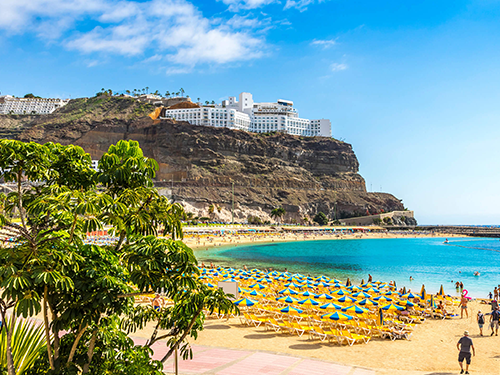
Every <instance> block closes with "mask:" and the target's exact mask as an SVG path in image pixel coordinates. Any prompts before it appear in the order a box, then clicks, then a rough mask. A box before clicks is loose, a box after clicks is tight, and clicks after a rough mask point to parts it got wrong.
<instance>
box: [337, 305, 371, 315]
mask: <svg viewBox="0 0 500 375" xmlns="http://www.w3.org/2000/svg"><path fill="white" fill-rule="evenodd" d="M342 311H344V312H348V313H353V314H365V313H367V312H369V311H370V310H367V309H363V308H362V307H359V306H357V305H352V306H347V307H344V308H343V309H342Z"/></svg>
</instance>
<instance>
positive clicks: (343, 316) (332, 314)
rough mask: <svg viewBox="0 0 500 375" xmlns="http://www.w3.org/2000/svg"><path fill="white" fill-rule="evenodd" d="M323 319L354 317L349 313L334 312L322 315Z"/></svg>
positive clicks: (347, 318)
mask: <svg viewBox="0 0 500 375" xmlns="http://www.w3.org/2000/svg"><path fill="white" fill-rule="evenodd" d="M321 317H322V318H323V319H331V320H352V319H353V317H352V316H350V315H347V314H343V313H339V312H334V313H330V314H325V315H322V316H321Z"/></svg>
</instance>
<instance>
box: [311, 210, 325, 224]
mask: <svg viewBox="0 0 500 375" xmlns="http://www.w3.org/2000/svg"><path fill="white" fill-rule="evenodd" d="M313 221H315V222H316V223H318V224H319V225H328V218H327V217H326V215H325V214H324V213H323V212H321V211H320V212H318V213H317V214H316V215H315V216H314V219H313Z"/></svg>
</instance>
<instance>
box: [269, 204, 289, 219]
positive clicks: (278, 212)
mask: <svg viewBox="0 0 500 375" xmlns="http://www.w3.org/2000/svg"><path fill="white" fill-rule="evenodd" d="M285 213H286V211H285V209H284V208H283V207H276V208H275V209H273V210H272V211H271V217H272V218H274V219H275V220H278V223H279V221H280V220H281V218H282V217H283V216H285Z"/></svg>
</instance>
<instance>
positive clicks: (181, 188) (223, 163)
mask: <svg viewBox="0 0 500 375" xmlns="http://www.w3.org/2000/svg"><path fill="white" fill-rule="evenodd" d="M93 99H95V98H93ZM93 99H89V100H87V101H86V102H83V103H82V102H80V103H79V105H76V104H78V103H71V102H70V104H68V106H70V105H72V107H69V108H66V107H63V109H64V110H65V112H62V111H60V112H59V111H58V112H55V113H54V114H52V115H49V116H38V117H33V118H32V119H31V120H30V119H27V118H25V117H23V118H22V119H19V121H18V123H16V120H17V119H16V118H14V119H13V118H12V116H3V117H5V118H2V116H0V132H2V135H3V136H4V137H9V138H17V139H20V140H23V141H35V142H40V143H43V142H48V141H53V142H59V143H61V144H77V145H79V146H82V147H83V148H84V149H85V150H86V151H87V152H89V153H90V154H91V155H92V158H94V159H96V158H99V157H100V156H101V155H102V154H103V153H104V152H106V151H107V149H108V147H109V145H110V144H113V143H116V142H117V141H119V140H121V139H134V140H137V141H139V143H140V145H141V147H142V148H143V150H144V153H145V155H146V156H149V157H153V158H155V159H156V160H157V161H158V162H159V164H160V171H159V173H158V176H157V180H158V182H157V185H158V186H160V187H164V188H165V189H164V190H166V192H167V194H170V190H172V186H173V196H174V198H175V199H176V200H177V201H181V202H183V203H184V204H185V206H186V207H187V209H188V210H190V211H192V212H194V213H195V214H197V215H198V216H213V217H214V219H221V220H230V211H231V204H232V190H231V189H232V183H234V201H235V217H236V219H237V220H239V221H242V220H244V219H246V218H247V216H248V215H252V216H259V217H260V218H261V219H262V220H267V219H270V217H269V213H270V211H271V209H272V208H274V207H277V206H283V207H284V208H285V210H286V211H287V215H286V217H285V219H286V220H288V221H297V222H301V221H302V220H303V219H304V217H307V216H309V217H312V216H314V215H315V214H316V213H317V212H318V211H322V212H324V213H326V214H327V215H328V216H330V217H331V218H332V219H333V218H335V217H349V216H353V215H364V214H366V212H367V211H368V212H370V213H379V212H380V211H381V210H384V211H392V210H401V209H403V205H402V203H401V201H400V200H398V199H396V198H395V197H394V196H392V195H390V194H385V193H367V192H366V188H365V182H364V180H363V178H362V177H361V176H360V175H359V174H358V166H359V165H358V161H357V159H356V156H355V154H354V152H353V150H352V147H351V145H349V144H347V143H344V142H340V141H337V140H334V139H329V138H309V137H297V136H290V135H285V134H271V135H263V134H253V133H247V132H243V131H236V130H230V129H224V128H221V129H218V128H210V127H199V126H193V125H190V124H188V123H185V122H175V121H172V120H162V121H153V120H151V119H150V118H149V117H147V116H144V114H145V112H147V110H149V109H150V108H147V107H144V106H143V105H139V104H136V103H137V102H135V101H134V100H131V99H122V98H107V99H106V101H105V102H104V104H103V103H102V102H101V103H100V104H99V105H98V108H99V111H96V110H95V108H96V104H95V103H94V104H93V103H88V102H89V101H91V100H93ZM79 100H80V99H79ZM82 104H86V105H87V106H88V107H91V108H93V109H92V110H86V111H85V110H84V111H80V109H82V108H81V105H82ZM103 105H104V106H105V107H106V108H105V109H102V108H101V106H103ZM68 106H67V107H68ZM138 106H139V107H138ZM138 108H139V109H138ZM82 112H83V115H82ZM117 113H120V116H117V115H116V114H117ZM78 115H80V116H78ZM21 121H22V123H21ZM9 129H16V131H12V132H9ZM9 134H10V136H9ZM212 204H213V205H214V206H215V208H216V209H215V210H214V213H213V214H210V213H209V206H210V205H212Z"/></svg>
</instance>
